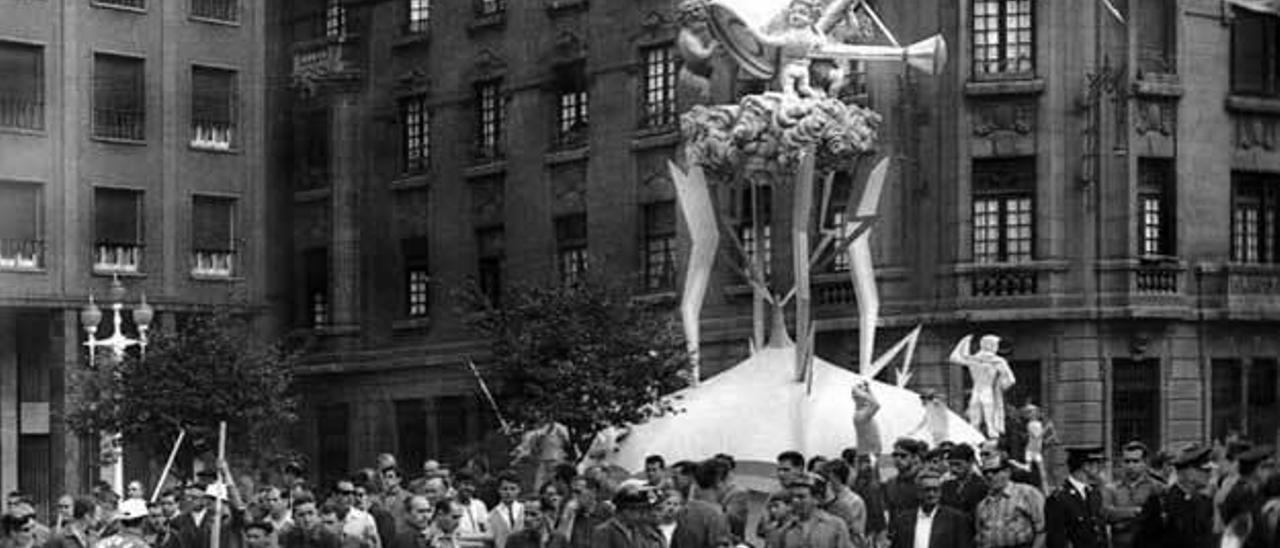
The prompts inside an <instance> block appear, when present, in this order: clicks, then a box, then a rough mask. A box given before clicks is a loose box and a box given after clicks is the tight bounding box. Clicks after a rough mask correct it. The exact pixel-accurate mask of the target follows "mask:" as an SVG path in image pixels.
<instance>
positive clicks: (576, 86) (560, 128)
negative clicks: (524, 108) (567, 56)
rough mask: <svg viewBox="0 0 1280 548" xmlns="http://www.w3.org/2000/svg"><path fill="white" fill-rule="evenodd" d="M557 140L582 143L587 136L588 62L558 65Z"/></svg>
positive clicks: (572, 143)
mask: <svg viewBox="0 0 1280 548" xmlns="http://www.w3.org/2000/svg"><path fill="white" fill-rule="evenodd" d="M555 74H556V100H557V108H556V141H557V142H558V143H559V144H560V145H562V146H563V145H577V144H582V143H584V142H585V141H586V138H587V121H588V118H587V74H586V62H584V61H577V62H573V63H567V64H563V65H560V66H557V67H556V69H555Z"/></svg>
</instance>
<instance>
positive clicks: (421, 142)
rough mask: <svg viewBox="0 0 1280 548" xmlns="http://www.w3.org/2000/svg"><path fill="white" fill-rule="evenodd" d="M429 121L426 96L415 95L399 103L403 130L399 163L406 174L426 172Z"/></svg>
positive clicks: (428, 153)
mask: <svg viewBox="0 0 1280 548" xmlns="http://www.w3.org/2000/svg"><path fill="white" fill-rule="evenodd" d="M430 122H431V119H430V114H429V113H428V111H427V96H426V95H415V96H413V97H409V98H406V99H404V100H402V101H400V124H401V126H402V127H403V128H404V135H403V137H402V138H403V140H404V151H403V153H402V156H401V161H403V162H404V171H405V172H406V173H419V172H422V171H426V169H427V166H428V165H430V160H431V123H430Z"/></svg>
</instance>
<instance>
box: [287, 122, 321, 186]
mask: <svg viewBox="0 0 1280 548" xmlns="http://www.w3.org/2000/svg"><path fill="white" fill-rule="evenodd" d="M329 130H330V128H329V111H328V110H326V109H322V108H321V109H314V110H308V111H303V112H301V113H300V114H298V117H297V118H296V119H295V121H294V139H293V143H294V147H295V150H294V168H293V176H294V186H295V187H296V188H297V189H298V190H306V189H312V188H322V187H325V186H329V139H330V136H329Z"/></svg>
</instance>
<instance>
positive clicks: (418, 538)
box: [390, 495, 431, 548]
mask: <svg viewBox="0 0 1280 548" xmlns="http://www.w3.org/2000/svg"><path fill="white" fill-rule="evenodd" d="M404 506H405V510H404V512H403V515H404V516H405V523H404V526H403V527H402V528H401V530H398V531H397V532H396V536H395V538H394V539H392V540H391V545H390V548H421V547H425V546H427V544H426V542H427V536H428V535H427V531H428V529H430V528H431V501H429V500H427V497H424V496H422V495H409V497H408V498H406V499H404Z"/></svg>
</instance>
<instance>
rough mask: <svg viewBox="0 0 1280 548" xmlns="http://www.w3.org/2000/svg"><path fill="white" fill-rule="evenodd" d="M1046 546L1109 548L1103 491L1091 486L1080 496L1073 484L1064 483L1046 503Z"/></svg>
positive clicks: (1053, 547) (1058, 547)
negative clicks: (1084, 495)
mask: <svg viewBox="0 0 1280 548" xmlns="http://www.w3.org/2000/svg"><path fill="white" fill-rule="evenodd" d="M1044 529H1045V530H1044V537H1045V546H1046V548H1066V547H1068V546H1070V547H1071V548H1107V546H1108V545H1109V543H1108V541H1107V521H1106V518H1104V517H1103V516H1102V491H1100V490H1099V489H1098V488H1097V487H1090V488H1089V495H1088V499H1084V498H1081V497H1080V492H1079V491H1076V489H1075V487H1073V486H1072V485H1071V483H1070V482H1069V481H1068V482H1063V484H1062V486H1061V487H1059V488H1058V490H1057V491H1054V492H1053V494H1052V495H1049V498H1047V499H1045V502H1044Z"/></svg>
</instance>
